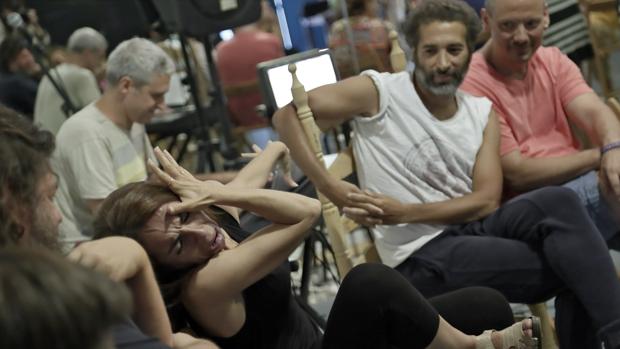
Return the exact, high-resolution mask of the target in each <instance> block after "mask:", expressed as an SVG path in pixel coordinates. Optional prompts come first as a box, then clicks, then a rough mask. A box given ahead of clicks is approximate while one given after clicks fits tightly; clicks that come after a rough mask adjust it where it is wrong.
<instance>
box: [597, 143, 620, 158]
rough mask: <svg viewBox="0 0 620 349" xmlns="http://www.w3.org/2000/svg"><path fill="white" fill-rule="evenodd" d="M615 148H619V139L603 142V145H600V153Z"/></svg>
mask: <svg viewBox="0 0 620 349" xmlns="http://www.w3.org/2000/svg"><path fill="white" fill-rule="evenodd" d="M615 148H620V141H618V142H611V143H607V144H605V145H604V146H603V147H601V155H603V154H605V153H607V152H608V151H610V150H612V149H615Z"/></svg>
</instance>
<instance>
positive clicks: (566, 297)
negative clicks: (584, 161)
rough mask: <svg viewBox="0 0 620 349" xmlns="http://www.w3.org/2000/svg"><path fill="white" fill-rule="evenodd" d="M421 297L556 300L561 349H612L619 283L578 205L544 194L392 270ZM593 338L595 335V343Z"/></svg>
mask: <svg viewBox="0 0 620 349" xmlns="http://www.w3.org/2000/svg"><path fill="white" fill-rule="evenodd" d="M396 269H397V270H398V271H400V272H401V273H403V275H404V276H405V277H406V278H407V279H408V280H409V281H410V282H411V283H412V284H413V285H415V286H416V287H417V288H418V289H419V290H420V292H421V293H422V294H424V295H425V296H433V295H436V294H440V293H445V292H448V291H451V290H455V289H459V288H462V287H467V286H487V287H492V288H495V289H497V290H499V291H500V292H502V293H503V294H504V295H505V296H506V298H508V300H509V301H511V302H519V303H537V302H540V301H543V300H545V299H548V298H550V297H551V296H554V295H557V297H556V310H557V313H556V323H557V330H558V337H559V342H560V343H559V344H560V347H561V348H562V349H569V348H575V349H577V348H578V349H584V348H597V347H600V345H599V344H597V343H596V342H597V339H596V337H597V336H596V335H598V338H599V339H598V342H599V343H600V341H605V343H606V348H607V349H617V348H620V282H619V281H618V277H617V276H616V272H615V269H614V266H613V264H612V261H611V258H610V256H609V252H608V251H607V246H606V244H605V241H603V238H602V237H601V235H600V233H599V232H598V231H597V229H596V226H595V225H594V223H593V222H592V221H591V220H590V218H589V217H588V215H587V213H586V211H585V209H584V207H583V205H582V203H581V202H580V201H579V199H578V197H577V196H576V195H575V194H574V193H573V192H572V191H571V190H569V189H566V188H561V187H548V188H543V189H539V190H535V191H532V192H529V193H527V194H523V195H520V196H518V197H516V198H514V199H512V200H510V201H509V202H507V203H506V204H504V205H503V206H502V207H500V208H499V209H498V210H497V211H495V212H494V213H492V214H491V215H489V216H488V217H486V218H484V219H482V220H480V221H477V222H473V223H469V224H464V225H460V226H450V227H448V228H447V229H446V230H445V231H444V232H443V233H442V234H441V235H439V236H438V237H436V238H435V239H433V240H431V241H430V242H428V243H427V244H426V245H424V246H423V247H422V248H421V249H420V250H418V251H416V252H414V253H413V254H412V255H411V256H410V257H409V258H408V259H407V260H406V261H405V262H403V263H402V264H400V265H399V266H397V267H396ZM595 334H596V335H595Z"/></svg>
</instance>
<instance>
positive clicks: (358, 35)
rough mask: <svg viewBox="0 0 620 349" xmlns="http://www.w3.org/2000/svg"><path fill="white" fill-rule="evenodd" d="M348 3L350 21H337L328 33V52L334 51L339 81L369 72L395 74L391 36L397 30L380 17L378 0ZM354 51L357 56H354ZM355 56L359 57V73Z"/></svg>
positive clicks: (354, 0) (350, 1)
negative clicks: (392, 62) (392, 65)
mask: <svg viewBox="0 0 620 349" xmlns="http://www.w3.org/2000/svg"><path fill="white" fill-rule="evenodd" d="M346 1H347V11H348V14H349V18H343V19H339V20H337V21H335V22H334V23H332V25H331V28H330V31H329V48H330V49H332V50H333V53H334V59H335V62H336V66H337V67H338V71H339V73H340V77H341V78H343V79H344V78H347V77H351V76H354V75H357V74H359V73H360V72H362V71H364V70H367V69H374V70H377V71H382V72H387V71H392V67H391V65H390V59H389V53H390V48H391V46H392V45H391V42H390V38H389V33H390V31H391V30H394V26H393V25H392V24H391V23H390V22H387V21H384V20H382V19H380V18H378V17H377V10H378V2H377V1H378V0H346ZM349 27H350V28H351V34H352V36H353V42H352V43H351V40H350V38H349V30H348V29H347V28H349ZM351 48H353V49H354V50H355V52H351ZM354 54H355V55H356V56H357V63H358V67H357V68H359V69H358V70H357V71H356V70H355V66H354V58H353V55H354Z"/></svg>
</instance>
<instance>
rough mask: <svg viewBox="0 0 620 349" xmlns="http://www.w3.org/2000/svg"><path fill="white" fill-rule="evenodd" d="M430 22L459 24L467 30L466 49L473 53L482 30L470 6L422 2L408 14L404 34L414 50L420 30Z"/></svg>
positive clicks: (446, 0)
mask: <svg viewBox="0 0 620 349" xmlns="http://www.w3.org/2000/svg"><path fill="white" fill-rule="evenodd" d="M432 22H459V23H462V24H463V25H464V26H465V28H466V29H467V37H466V42H467V47H468V48H469V52H470V53H472V52H474V49H475V46H476V40H477V38H478V34H479V33H480V31H481V30H482V25H481V24H480V19H479V18H478V15H476V12H475V11H474V9H473V8H471V6H469V5H468V4H467V3H466V2H465V1H462V0H424V1H422V2H421V3H419V4H418V5H417V6H416V7H415V8H414V9H413V10H412V11H411V13H410V14H409V17H408V18H407V22H406V23H405V27H404V33H405V36H406V38H407V43H408V44H409V46H410V47H411V48H412V49H414V50H415V49H416V47H417V46H418V43H419V42H420V28H421V27H422V26H423V25H426V24H429V23H432Z"/></svg>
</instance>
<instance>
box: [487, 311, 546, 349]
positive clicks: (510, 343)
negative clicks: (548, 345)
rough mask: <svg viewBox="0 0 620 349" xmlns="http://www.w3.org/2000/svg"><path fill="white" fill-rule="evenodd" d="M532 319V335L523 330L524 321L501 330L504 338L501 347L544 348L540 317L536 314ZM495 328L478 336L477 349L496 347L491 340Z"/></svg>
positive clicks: (519, 348) (508, 348)
mask: <svg viewBox="0 0 620 349" xmlns="http://www.w3.org/2000/svg"><path fill="white" fill-rule="evenodd" d="M530 319H531V320H532V337H530V336H528V335H527V334H526V333H525V332H524V331H523V324H522V322H517V323H515V324H514V325H512V326H510V327H508V328H505V329H503V330H501V331H500V334H501V338H502V347H501V349H541V348H542V331H541V325H540V319H539V318H538V317H536V316H532V317H530ZM493 332H495V331H494V330H488V331H484V332H483V333H482V334H481V335H479V336H478V337H477V338H476V349H495V347H494V346H493V342H492V341H491V333H493Z"/></svg>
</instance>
